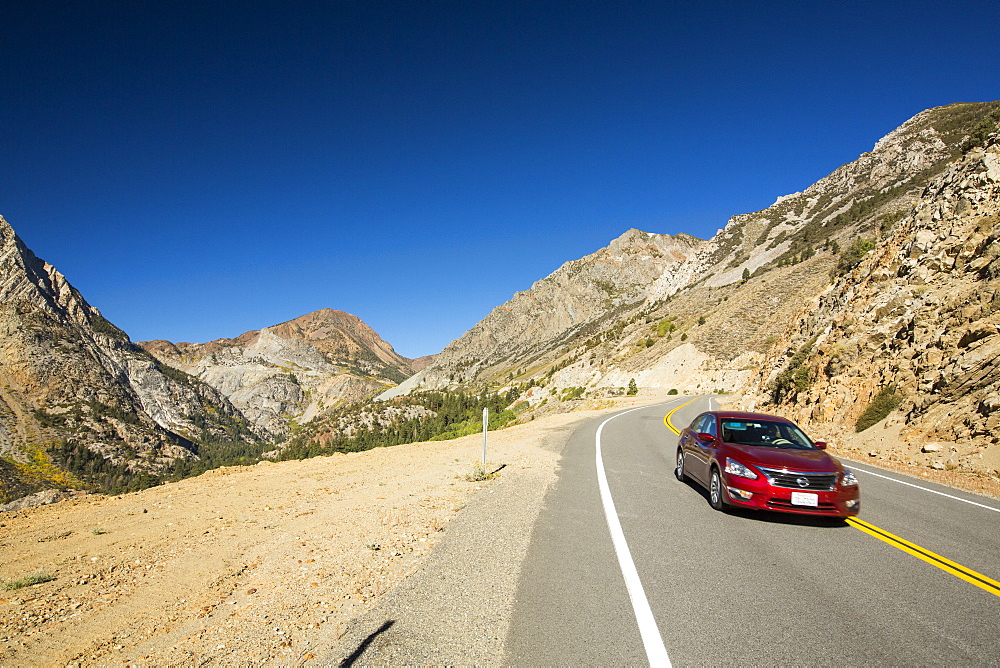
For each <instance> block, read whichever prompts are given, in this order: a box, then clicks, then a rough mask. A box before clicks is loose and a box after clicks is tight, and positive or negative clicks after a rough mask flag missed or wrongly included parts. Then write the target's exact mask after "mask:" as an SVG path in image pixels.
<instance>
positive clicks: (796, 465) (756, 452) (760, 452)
mask: <svg viewBox="0 0 1000 668" xmlns="http://www.w3.org/2000/svg"><path fill="white" fill-rule="evenodd" d="M727 446H728V447H727V448H726V449H727V450H728V451H729V453H731V454H732V456H733V457H736V458H738V459H739V461H740V462H741V463H743V464H750V465H752V466H758V467H760V466H763V467H764V468H772V469H787V470H789V471H803V472H810V473H833V472H834V471H840V470H841V469H842V468H843V467H842V466H841V465H840V462H838V461H837V460H836V459H834V458H833V457H831V456H830V455H828V454H827V453H825V452H823V451H822V450H788V449H785V448H765V447H761V446H753V445H732V444H727Z"/></svg>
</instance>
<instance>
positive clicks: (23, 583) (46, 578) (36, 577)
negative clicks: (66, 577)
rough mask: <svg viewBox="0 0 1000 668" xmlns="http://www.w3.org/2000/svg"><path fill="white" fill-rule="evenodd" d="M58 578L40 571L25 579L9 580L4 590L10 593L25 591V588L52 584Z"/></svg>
mask: <svg viewBox="0 0 1000 668" xmlns="http://www.w3.org/2000/svg"><path fill="white" fill-rule="evenodd" d="M55 579H56V576H54V575H50V574H49V573H46V572H45V571H38V572H37V573H33V574H32V575H29V576H27V577H24V578H20V579H18V580H8V581H7V582H5V583H4V585H3V588H4V589H6V590H8V591H13V590H15V589H23V588H24V587H31V586H32V585H36V584H42V583H43V582H51V581H52V580H55Z"/></svg>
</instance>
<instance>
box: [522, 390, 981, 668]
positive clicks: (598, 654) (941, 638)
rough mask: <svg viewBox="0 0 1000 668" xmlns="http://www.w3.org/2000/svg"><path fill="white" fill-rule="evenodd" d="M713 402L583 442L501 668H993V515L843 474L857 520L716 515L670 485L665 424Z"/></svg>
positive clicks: (898, 480)
mask: <svg viewBox="0 0 1000 668" xmlns="http://www.w3.org/2000/svg"><path fill="white" fill-rule="evenodd" d="M712 401H713V400H712V399H711V398H701V399H697V400H694V401H692V400H691V399H689V398H686V399H678V400H677V401H674V402H670V403H667V404H661V405H658V406H652V407H647V408H642V409H633V410H632V411H627V412H624V413H620V414H617V415H616V416H613V417H612V418H601V419H598V420H594V421H592V422H590V423H588V424H587V425H586V426H584V427H582V428H580V429H579V430H577V431H576V432H575V433H574V435H573V436H572V437H571V439H570V441H569V442H568V443H567V445H566V447H565V449H564V450H563V459H562V461H561V470H560V474H559V475H560V477H559V480H558V482H557V484H556V485H555V487H553V488H552V489H551V490H550V491H549V493H548V495H547V496H546V498H545V504H544V506H543V508H542V512H541V515H540V516H539V519H538V521H537V523H536V525H535V528H534V530H533V534H532V539H531V544H530V547H529V549H528V555H527V558H526V561H525V563H524V565H523V567H522V569H521V578H520V581H519V583H518V588H517V599H516V603H515V608H514V614H513V618H512V620H511V625H510V629H509V633H508V636H507V639H506V644H505V646H506V651H507V656H506V657H505V662H506V663H509V664H513V665H540V664H559V665H566V664H588V665H626V664H627V665H639V664H644V663H656V664H668V663H674V664H677V665H692V664H694V665H699V664H705V665H721V664H739V665H745V664H758V665H759V664H763V665H788V664H798V665H802V664H805V665H826V664H839V665H843V664H845V663H846V664H892V665H901V664H910V665H913V664H921V665H926V664H951V665H998V664H1000V584H998V583H997V582H996V581H997V580H1000V502H997V501H993V500H989V499H984V498H982V497H978V496H976V495H973V494H968V493H964V492H960V491H955V490H952V489H950V488H946V487H942V486H938V485H934V484H933V483H927V482H924V481H918V480H915V479H912V478H907V477H905V476H901V475H897V474H890V473H886V472H884V471H882V470H880V469H873V468H870V467H867V466H864V465H863V464H853V463H848V465H849V466H850V467H851V468H852V469H853V470H855V471H857V472H858V473H859V478H860V480H861V495H862V497H861V498H862V510H861V515H860V516H859V519H860V520H862V522H859V523H853V522H851V523H845V522H835V521H831V520H828V519H825V518H820V519H815V520H814V519H809V518H800V517H786V516H780V515H763V514H750V513H743V512H734V513H719V512H716V511H713V510H712V509H711V508H710V507H709V505H708V502H707V500H706V498H705V494H704V492H703V491H702V490H701V489H700V488H699V487H697V486H696V485H694V484H692V483H687V484H684V483H680V482H678V481H677V480H676V479H675V478H674V477H673V475H672V469H673V462H674V452H675V449H676V442H677V439H676V434H675V433H674V432H673V431H671V430H670V429H668V427H667V424H665V422H664V416H665V415H667V414H668V413H670V421H669V424H672V425H674V426H676V427H677V428H681V427H683V426H685V425H687V424H688V423H689V422H690V421H691V420H692V419H693V418H694V417H695V416H696V415H697V414H698V413H700V412H702V411H704V410H707V409H708V408H709V407H710V405H711V402H712ZM821 436H822V435H821V434H816V435H815V437H821ZM598 437H599V438H598ZM598 443H600V455H598V453H597V451H598ZM599 471H603V472H604V476H606V480H607V492H608V493H609V495H610V499H611V500H612V503H613V504H614V508H615V511H616V512H614V514H613V515H612V517H611V520H610V523H611V524H615V521H614V520H615V518H617V520H618V522H619V523H620V526H621V537H622V539H623V540H622V545H623V546H624V547H621V549H620V550H619V551H618V552H616V549H615V546H614V544H613V542H612V535H613V533H612V531H609V520H608V519H607V518H606V516H605V507H606V506H605V501H604V500H602V497H601V491H600V479H601V477H602V475H601V473H600V472H599ZM880 536H881V537H880ZM621 554H624V556H621ZM630 564H631V565H634V576H635V578H636V579H635V580H633V582H632V584H631V585H630V586H627V584H626V582H627V578H629V577H630V575H631V574H630V571H629V567H630ZM623 566H624V571H623ZM630 590H631V595H630Z"/></svg>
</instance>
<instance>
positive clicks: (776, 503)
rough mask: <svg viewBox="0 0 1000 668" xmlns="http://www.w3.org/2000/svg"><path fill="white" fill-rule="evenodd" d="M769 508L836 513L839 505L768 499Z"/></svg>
mask: <svg viewBox="0 0 1000 668" xmlns="http://www.w3.org/2000/svg"><path fill="white" fill-rule="evenodd" d="M767 507H768V508H774V509H775V510H798V511H800V512H804V513H836V512H837V506H836V505H834V504H832V503H820V504H819V505H817V506H796V505H795V504H793V503H792V502H791V501H789V500H788V499H768V501H767Z"/></svg>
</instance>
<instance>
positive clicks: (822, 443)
mask: <svg viewBox="0 0 1000 668" xmlns="http://www.w3.org/2000/svg"><path fill="white" fill-rule="evenodd" d="M813 446H815V448H816V449H817V450H826V441H816V442H815V443H813Z"/></svg>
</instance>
